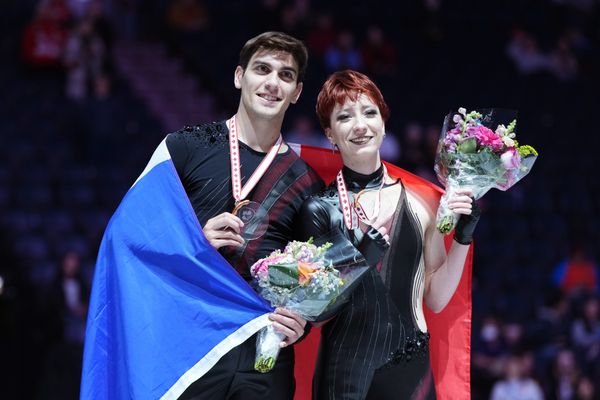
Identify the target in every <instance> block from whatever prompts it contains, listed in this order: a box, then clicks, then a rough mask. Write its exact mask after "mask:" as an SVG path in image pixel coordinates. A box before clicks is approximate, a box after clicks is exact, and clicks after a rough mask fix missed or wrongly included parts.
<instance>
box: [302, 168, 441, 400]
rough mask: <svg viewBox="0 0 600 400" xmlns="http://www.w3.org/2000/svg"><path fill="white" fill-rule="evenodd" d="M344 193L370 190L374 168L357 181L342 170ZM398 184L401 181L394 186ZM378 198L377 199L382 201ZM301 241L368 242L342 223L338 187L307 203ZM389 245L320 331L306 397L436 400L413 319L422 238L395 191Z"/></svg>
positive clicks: (422, 336)
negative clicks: (336, 237) (340, 238)
mask: <svg viewBox="0 0 600 400" xmlns="http://www.w3.org/2000/svg"><path fill="white" fill-rule="evenodd" d="M343 174H344V179H345V181H346V184H347V186H348V191H349V192H354V193H357V192H358V191H360V190H362V189H364V188H367V189H368V188H377V187H379V185H380V184H381V180H382V179H383V171H382V169H381V168H380V169H379V170H378V171H376V172H375V173H374V174H372V175H361V174H358V173H356V172H354V171H352V170H350V169H348V168H346V167H344V169H343ZM396 184H400V185H402V183H401V182H400V183H396ZM384 201H385V195H382V202H384ZM301 217H302V219H301V220H302V221H305V222H304V225H303V228H302V230H303V232H302V235H301V237H302V236H303V237H304V238H308V237H310V236H312V237H318V236H320V235H324V234H326V233H328V232H330V231H332V230H333V231H335V230H338V231H341V232H342V233H343V235H344V236H345V237H346V238H348V239H349V240H350V241H351V242H352V243H353V244H354V246H355V247H356V248H357V251H359V250H358V249H361V250H360V251H361V252H362V253H363V255H365V258H367V260H369V259H372V257H371V258H370V257H369V256H368V255H367V254H365V251H364V250H363V249H365V248H368V247H369V244H368V243H371V245H370V247H371V249H370V250H372V247H373V241H372V240H371V241H369V240H363V238H366V237H367V236H369V235H372V234H373V231H374V230H373V229H372V228H371V230H370V231H367V233H366V234H363V233H362V231H361V230H360V229H355V230H348V229H347V228H346V226H345V224H344V220H343V214H342V212H341V208H340V202H339V197H338V192H337V187H336V184H335V181H334V183H332V185H330V186H329V187H328V188H327V189H326V190H325V191H324V192H322V193H321V194H319V195H316V196H313V197H311V198H310V199H309V200H307V201H306V202H305V203H304V205H303V207H302V210H301ZM387 228H388V232H389V233H390V234H389V236H390V243H391V247H390V248H389V249H387V250H384V249H383V248H381V249H380V257H379V258H381V257H382V259H381V261H379V262H378V263H377V266H372V268H370V270H369V272H368V273H367V274H365V276H364V277H363V278H362V280H361V282H360V284H359V285H358V286H357V288H356V289H355V290H354V292H353V293H352V296H351V297H350V300H349V302H348V304H346V306H345V307H344V308H343V309H342V310H341V311H340V312H339V313H338V314H337V316H336V317H335V318H333V319H332V320H331V321H329V322H328V323H327V324H325V325H324V326H323V328H322V332H321V334H322V337H321V345H320V349H319V358H318V362H317V368H316V371H315V377H314V382H313V399H316V400H322V399H377V400H385V399H395V400H398V399H435V389H434V385H433V377H432V374H431V368H430V363H429V349H428V342H429V335H428V334H427V333H424V332H421V331H420V330H419V328H418V326H417V323H416V320H415V316H414V314H415V312H414V309H415V306H414V305H415V304H416V303H415V302H416V301H420V298H419V295H418V293H419V287H418V285H420V284H421V285H422V282H423V281H424V276H423V273H424V271H423V267H421V268H419V265H420V263H421V259H422V254H423V234H422V232H421V230H422V229H421V227H420V224H419V223H418V220H417V216H416V215H415V214H414V213H413V211H412V210H411V208H410V204H409V203H408V201H407V197H406V191H405V190H404V187H403V188H402V193H401V195H400V198H399V201H398V204H397V206H396V209H395V213H394V216H393V218H392V222H391V226H388V227H387Z"/></svg>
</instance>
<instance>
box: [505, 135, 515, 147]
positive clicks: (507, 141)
mask: <svg viewBox="0 0 600 400" xmlns="http://www.w3.org/2000/svg"><path fill="white" fill-rule="evenodd" d="M502 141H503V142H504V145H505V146H506V147H514V145H515V141H514V140H513V139H512V138H511V137H510V135H508V136H502Z"/></svg>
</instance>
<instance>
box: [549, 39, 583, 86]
mask: <svg viewBox="0 0 600 400" xmlns="http://www.w3.org/2000/svg"><path fill="white" fill-rule="evenodd" d="M549 68H550V71H552V73H553V74H554V76H556V77H557V78H558V79H559V80H561V81H570V80H573V79H575V78H576V77H577V73H578V70H579V64H578V62H577V59H576V58H575V55H574V54H573V52H572V51H571V46H570V44H569V40H568V39H567V38H566V37H561V38H560V39H559V40H558V43H557V46H556V48H555V49H554V51H552V53H551V54H550V65H549Z"/></svg>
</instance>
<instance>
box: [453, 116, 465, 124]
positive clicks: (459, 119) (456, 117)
mask: <svg viewBox="0 0 600 400" xmlns="http://www.w3.org/2000/svg"><path fill="white" fill-rule="evenodd" d="M462 120H463V119H462V118H461V117H460V115H458V114H454V117H453V118H452V121H454V123H456V124H459V123H461V122H462Z"/></svg>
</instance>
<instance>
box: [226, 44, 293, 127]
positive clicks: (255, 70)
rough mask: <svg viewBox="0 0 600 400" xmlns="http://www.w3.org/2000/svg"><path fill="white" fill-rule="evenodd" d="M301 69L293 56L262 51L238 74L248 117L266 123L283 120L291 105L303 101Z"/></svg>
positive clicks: (243, 104)
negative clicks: (299, 79) (256, 118)
mask: <svg viewBox="0 0 600 400" xmlns="http://www.w3.org/2000/svg"><path fill="white" fill-rule="evenodd" d="M297 79H298V66H297V65H296V62H295V61H294V57H292V55H291V54H289V53H285V52H281V51H271V50H259V51H257V52H256V53H255V54H254V55H253V56H252V58H251V59H250V61H249V62H248V66H247V67H246V69H245V70H244V69H242V67H240V66H238V67H237V68H236V70H235V76H234V83H235V87H236V88H238V89H241V91H242V93H241V106H242V107H244V108H245V110H246V112H247V113H248V115H251V116H254V117H259V118H265V119H283V116H284V114H285V111H286V110H287V108H288V107H289V105H290V103H292V104H294V103H296V101H297V100H298V97H300V92H301V91H302V83H297Z"/></svg>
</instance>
